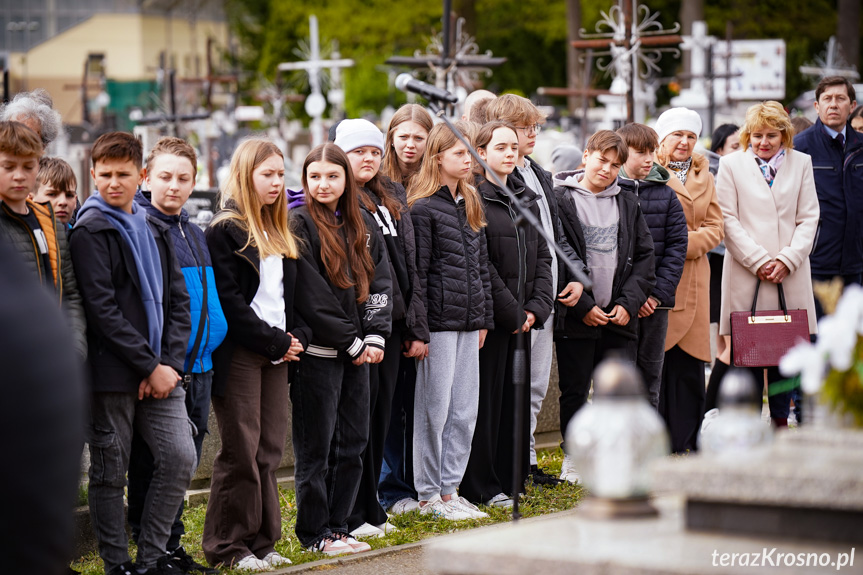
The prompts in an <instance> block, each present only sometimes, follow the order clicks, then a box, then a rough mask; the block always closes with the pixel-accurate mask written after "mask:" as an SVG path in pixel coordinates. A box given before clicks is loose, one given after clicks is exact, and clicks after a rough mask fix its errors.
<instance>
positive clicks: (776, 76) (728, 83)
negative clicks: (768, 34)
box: [713, 40, 785, 102]
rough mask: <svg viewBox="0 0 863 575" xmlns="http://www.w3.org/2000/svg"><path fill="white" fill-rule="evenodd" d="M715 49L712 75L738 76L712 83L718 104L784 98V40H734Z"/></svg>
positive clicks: (719, 44)
mask: <svg viewBox="0 0 863 575" xmlns="http://www.w3.org/2000/svg"><path fill="white" fill-rule="evenodd" d="M727 55H728V42H717V43H716V44H715V45H714V47H713V73H714V74H716V75H717V76H720V75H722V74H725V73H731V74H739V75H738V76H734V77H733V78H716V79H715V80H714V81H713V90H714V92H713V93H714V96H715V97H716V101H717V102H725V101H726V100H728V99H731V100H755V101H761V100H782V99H784V98H785V40H732V41H731V58H730V60H729V58H728V57H727Z"/></svg>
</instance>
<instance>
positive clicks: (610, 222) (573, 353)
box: [554, 130, 655, 482]
mask: <svg viewBox="0 0 863 575" xmlns="http://www.w3.org/2000/svg"><path fill="white" fill-rule="evenodd" d="M628 152H629V150H628V149H627V147H626V144H624V143H623V140H621V139H620V136H618V135H617V134H615V133H614V132H612V131H610V130H600V131H599V132H597V133H595V134H594V135H593V136H591V137H590V139H589V140H588V141H587V149H586V150H585V151H584V164H585V167H584V169H583V170H577V171H574V172H561V173H560V174H558V175H557V176H555V179H554V183H555V188H554V193H555V196H556V197H557V203H558V205H559V206H560V219H561V223H562V224H563V230H564V233H565V234H566V238H567V240H568V241H569V244H570V245H571V246H572V247H573V249H574V250H575V252H576V254H577V255H578V257H579V259H581V261H583V262H586V264H587V268H588V269H587V271H588V273H589V274H590V276H591V279H592V280H593V289H592V290H590V291H587V290H585V291H584V293H582V295H581V298H580V299H579V300H578V303H576V304H575V306H574V307H573V308H562V307H559V308H558V313H557V316H558V317H557V326H556V327H555V334H554V338H555V342H556V344H557V367H558V374H559V381H560V430H561V432H562V433H565V432H566V426H567V425H568V424H569V422H570V420H571V419H572V417H573V416H574V415H575V413H576V412H577V411H578V410H579V409H580V408H581V406H582V405H584V404H585V402H586V401H587V394H588V392H589V391H590V378H591V374H592V373H593V369H594V368H595V367H596V366H597V364H599V362H600V361H602V360H603V359H604V358H605V357H607V356H608V354H609V352H611V351H614V352H615V353H616V354H617V356H618V357H621V358H623V359H626V360H630V361H632V362H633V363H635V360H636V355H637V350H638V331H637V321H636V319H635V317H636V314H637V313H638V311H639V310H640V309H641V307H642V305H644V302H645V301H646V300H647V296H648V295H649V294H650V293H651V292H652V290H653V286H654V283H655V276H654V265H653V260H654V257H653V240H652V239H651V237H650V230H649V229H648V228H647V223H646V222H645V221H644V216H643V215H642V212H641V207H639V205H638V201H637V199H636V198H635V197H634V196H632V195H631V194H625V193H620V186H619V185H618V179H617V173H618V171H619V170H620V167H621V166H622V165H623V163H624V162H626V159H627V156H628ZM561 479H566V480H568V481H570V482H575V481H577V480H578V479H579V477H578V473H577V471H576V470H575V468H574V466H573V464H572V460H571V459H570V458H569V456H566V457H565V458H564V462H563V466H562V472H561Z"/></svg>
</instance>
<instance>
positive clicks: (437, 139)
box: [408, 124, 486, 232]
mask: <svg viewBox="0 0 863 575" xmlns="http://www.w3.org/2000/svg"><path fill="white" fill-rule="evenodd" d="M458 143H459V140H458V138H456V136H455V134H453V133H452V130H450V129H449V127H448V126H447V125H446V124H438V125H437V126H435V127H434V128H432V131H431V132H429V141H428V146H427V147H426V153H425V156H424V157H423V163H422V166H420V170H419V171H418V172H417V173H416V174H414V177H413V178H411V184H410V188H409V189H408V205H409V206H413V205H414V203H415V202H416V201H417V200H420V199H422V198H429V197H431V196H433V195H434V194H435V193H436V192H437V191H438V190H439V189H440V187H441V186H442V185H443V183H442V182H441V177H440V166H439V165H438V162H437V159H438V156H440V155H441V154H443V153H444V152H446V151H447V150H449V149H450V148H452V147H454V146H455V145H456V144H458ZM456 193H457V194H461V197H462V198H464V205H465V210H466V212H467V223H468V224H469V225H470V227H471V229H472V230H473V231H475V232H478V231H479V230H480V229H481V228H483V227H484V226H485V225H486V222H485V212H484V211H483V209H482V201H481V200H480V199H479V194H477V191H476V189H475V188H474V187H473V186H471V185H470V184H469V183H468V182H467V180H466V179H461V180H459V181H458V184H457V185H456Z"/></svg>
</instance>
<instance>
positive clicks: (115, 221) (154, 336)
mask: <svg viewBox="0 0 863 575" xmlns="http://www.w3.org/2000/svg"><path fill="white" fill-rule="evenodd" d="M91 209H94V210H99V211H100V212H102V214H103V215H104V216H105V218H106V219H107V220H108V222H109V223H110V224H111V225H112V226H114V228H116V230H117V231H118V232H120V237H122V238H123V241H124V242H126V244H127V245H128V246H129V248H130V249H131V250H132V255H133V256H134V260H135V268H136V269H137V271H138V284H139V285H140V286H141V301H142V303H143V304H144V312H145V313H146V315H147V342H148V343H149V344H150V348H151V349H152V350H153V353H155V354H156V355H159V356H160V355H162V328H163V324H164V321H165V318H164V315H163V310H162V296H163V291H164V286H163V285H162V259H161V257H160V256H159V248H158V246H157V245H156V240H155V239H154V238H153V234H152V232H150V225H149V224H148V223H147V216H146V214H145V212H144V210H143V209H140V208H139V206H138V205H137V204H135V203H133V204H132V213H131V214H127V213H126V212H124V211H123V210H121V209H118V208H115V207H113V206H110V205H108V203H107V202H105V200H103V199H102V196H100V195H98V194H96V195H93V196H90V197H89V198H87V201H86V202H84V205H83V206H82V207H81V212H80V213H79V214H78V219H79V220H80V219H81V216H83V215H84V214H85V213H86V212H87V211H88V210H91Z"/></svg>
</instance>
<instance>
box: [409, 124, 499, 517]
mask: <svg viewBox="0 0 863 575" xmlns="http://www.w3.org/2000/svg"><path fill="white" fill-rule="evenodd" d="M470 177H471V157H470V154H469V153H468V151H467V147H466V146H465V145H464V144H462V143H461V142H460V141H459V140H458V139H457V138H456V136H455V134H453V133H452V131H451V130H450V129H449V128H448V127H447V126H446V125H443V124H439V125H437V126H435V127H434V128H433V129H432V131H431V133H430V134H429V142H428V148H427V150H426V155H425V158H424V159H423V164H422V167H421V168H420V170H419V172H417V174H416V175H415V176H414V178H413V179H412V180H411V186H410V189H409V190H408V204H409V205H410V207H411V219H412V220H413V223H414V235H415V237H416V245H417V271H418V273H419V277H420V285H421V287H422V294H423V297H424V299H425V306H426V310H427V313H428V325H429V331H430V334H429V344H428V356H427V357H426V358H425V359H421V360H418V362H417V382H416V397H415V400H414V454H413V466H414V481H415V484H416V489H417V492H418V494H419V501H420V503H419V505H420V513H421V514H431V515H434V516H437V517H443V518H446V519H451V520H459V519H470V518H478V517H484V516H485V513H483V512H481V511H479V509H477V508H476V507H475V506H474V505H473V504H471V503H470V502H468V501H467V500H466V499H465V498H464V497H460V496H459V494H458V492H457V489H458V486H459V484H460V483H461V480H462V477H463V476H464V472H465V468H466V467H467V463H468V458H469V456H470V444H471V440H472V438H473V432H474V427H475V425H476V417H477V406H478V398H479V350H480V348H481V347H482V346H483V342H484V340H485V335H486V333H487V331H488V329H491V328H492V327H494V324H493V313H492V311H493V310H492V292H491V278H490V275H489V265H488V254H487V251H486V250H487V248H486V239H485V229H484V228H485V216H484V214H483V208H482V202H481V200H480V198H479V195H478V194H477V191H476V190H475V189H474V188H473V187H472V186H471V185H470V184H469V183H468V178H470Z"/></svg>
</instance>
